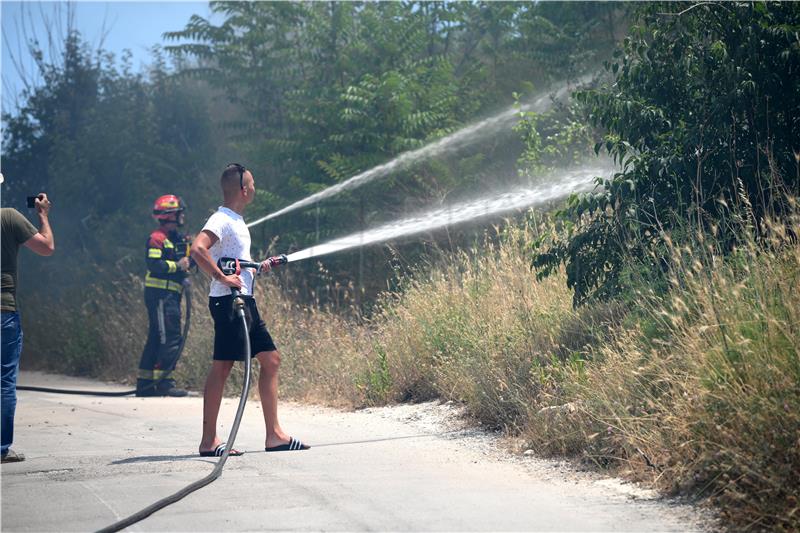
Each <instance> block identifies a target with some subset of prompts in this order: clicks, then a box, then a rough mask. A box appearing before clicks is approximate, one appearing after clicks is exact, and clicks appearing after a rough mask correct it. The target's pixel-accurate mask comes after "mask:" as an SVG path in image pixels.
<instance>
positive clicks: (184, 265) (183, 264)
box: [178, 257, 190, 271]
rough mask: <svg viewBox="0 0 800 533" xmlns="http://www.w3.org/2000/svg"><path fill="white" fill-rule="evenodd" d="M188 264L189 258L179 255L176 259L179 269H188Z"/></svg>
mask: <svg viewBox="0 0 800 533" xmlns="http://www.w3.org/2000/svg"><path fill="white" fill-rule="evenodd" d="M189 265H190V262H189V258H188V257H181V258H180V259H178V269H179V270H183V271H186V270H189Z"/></svg>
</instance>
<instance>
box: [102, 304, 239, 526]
mask: <svg viewBox="0 0 800 533" xmlns="http://www.w3.org/2000/svg"><path fill="white" fill-rule="evenodd" d="M234 296H235V298H234V308H235V309H236V314H237V315H239V317H240V318H241V319H242V327H243V328H244V339H245V354H246V355H245V361H244V385H243V386H242V395H241V397H240V398H239V407H238V408H237V409H236V417H235V418H234V420H233V427H231V432H230V435H228V440H227V444H226V445H225V452H224V453H223V454H222V457H221V458H220V460H219V461H218V462H217V464H216V466H215V467H214V470H212V471H211V473H210V474H209V475H207V476H206V477H204V478H203V479H200V480H198V481H195V482H194V483H191V484H190V485H187V486H186V487H184V488H182V489H181V490H179V491H178V492H176V493H174V494H171V495H169V496H167V497H166V498H162V499H160V500H158V501H157V502H155V503H153V504H152V505H149V506H147V507H145V508H144V509H142V510H141V511H138V512H136V513H133V514H132V515H130V516H129V517H127V518H123V519H122V520H120V521H119V522H115V523H114V524H111V525H110V526H106V527H104V528H103V529H99V530H98V533H111V532H114V531H121V530H123V529H125V528H126V527H129V526H132V525H133V524H135V523H136V522H139V521H141V520H144V519H145V518H147V517H148V516H150V515H151V514H153V513H155V512H156V511H159V510H161V509H163V508H164V507H166V506H168V505H172V504H173V503H175V502H177V501H179V500H182V499H183V498H185V497H186V496H188V495H189V494H191V493H192V492H194V491H196V490H198V489H201V488H203V487H205V486H206V485H208V484H209V483H211V482H212V481H214V480H215V479H217V478H218V477H219V476H220V475H222V467H223V466H225V461H227V460H228V455H230V452H231V450H232V449H233V445H234V442H235V441H236V433H238V431H239V423H240V422H241V421H242V413H244V404H245V403H246V402H247V394H248V392H249V391H250V356H251V354H250V335H249V332H248V330H247V320H246V319H245V316H244V302H243V301H242V299H241V297H239V296H238V295H237V294H235V295H234Z"/></svg>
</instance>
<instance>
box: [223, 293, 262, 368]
mask: <svg viewBox="0 0 800 533" xmlns="http://www.w3.org/2000/svg"><path fill="white" fill-rule="evenodd" d="M243 298H244V302H245V305H244V317H245V320H246V322H247V330H248V332H249V333H250V353H251V354H252V356H253V357H255V356H256V354H259V353H261V352H273V351H275V350H277V348H276V347H275V343H274V342H273V341H272V336H271V335H270V334H269V331H267V325H266V324H264V321H263V320H261V315H259V314H258V308H257V307H256V301H255V299H254V298H252V297H249V296H244V297H243ZM232 302H233V296H230V295H228V296H210V297H209V298H208V309H209V311H211V317H212V318H213V319H214V359H215V360H217V361H244V357H245V350H246V349H247V347H246V346H245V342H244V331H242V319H241V318H239V317H238V316H236V315H235V314H234V312H233V305H232Z"/></svg>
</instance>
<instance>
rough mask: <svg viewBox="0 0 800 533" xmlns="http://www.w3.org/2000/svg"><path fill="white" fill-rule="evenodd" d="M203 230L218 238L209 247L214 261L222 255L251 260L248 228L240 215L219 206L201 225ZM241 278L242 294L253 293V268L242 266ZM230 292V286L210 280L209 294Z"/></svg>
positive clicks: (223, 294)
mask: <svg viewBox="0 0 800 533" xmlns="http://www.w3.org/2000/svg"><path fill="white" fill-rule="evenodd" d="M203 231H210V232H211V233H213V234H214V235H216V236H217V239H219V240H218V241H217V242H215V243H214V245H213V246H212V247H211V248H210V249H209V252H211V257H212V259H214V263H217V262H218V261H219V260H220V258H222V257H230V258H232V259H244V260H246V261H252V258H251V257H250V230H249V229H247V224H245V223H244V218H242V215H240V214H239V213H237V212H236V211H233V210H231V209H228V208H227V207H222V206H220V207H219V209H217V212H216V213H214V214H213V215H211V217H210V218H209V219H208V221H207V222H206V225H205V226H203ZM240 277H241V278H242V294H250V295H252V294H253V269H250V268H243V269H242V272H241V274H240ZM230 293H231V289H230V287H228V286H227V285H224V284H222V283H220V282H219V281H217V280H211V287H210V290H209V291H208V295H209V296H227V295H229V294H230Z"/></svg>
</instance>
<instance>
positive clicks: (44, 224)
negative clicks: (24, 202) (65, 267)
mask: <svg viewBox="0 0 800 533" xmlns="http://www.w3.org/2000/svg"><path fill="white" fill-rule="evenodd" d="M51 205H52V204H51V203H50V200H48V199H47V195H46V194H45V193H40V194H39V198H37V199H36V212H37V213H38V214H39V222H40V223H41V224H40V227H39V232H38V233H37V234H35V235H34V236H33V237H31V238H30V239H28V240H27V241H25V242H24V244H25V246H26V247H27V248H28V249H30V250H31V251H33V252H34V253H37V254H39V255H45V256H47V255H53V252H55V251H56V243H55V239H53V230H52V229H51V228H50V220H49V214H50V206H51Z"/></svg>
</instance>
